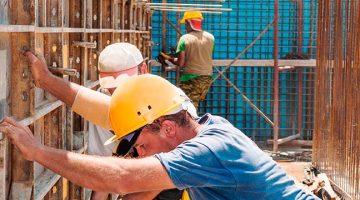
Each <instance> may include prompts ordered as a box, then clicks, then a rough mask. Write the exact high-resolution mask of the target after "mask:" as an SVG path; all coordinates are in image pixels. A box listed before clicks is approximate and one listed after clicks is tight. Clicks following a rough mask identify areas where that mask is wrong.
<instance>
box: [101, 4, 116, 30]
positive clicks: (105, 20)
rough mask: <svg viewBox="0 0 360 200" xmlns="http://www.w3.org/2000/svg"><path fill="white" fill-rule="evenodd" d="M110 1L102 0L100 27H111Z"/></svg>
mask: <svg viewBox="0 0 360 200" xmlns="http://www.w3.org/2000/svg"><path fill="white" fill-rule="evenodd" d="M112 1H113V0H103V1H102V15H101V18H102V28H106V29H111V28H113V27H112V20H113V17H112Z"/></svg>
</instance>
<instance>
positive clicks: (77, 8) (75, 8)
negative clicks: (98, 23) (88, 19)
mask: <svg viewBox="0 0 360 200" xmlns="http://www.w3.org/2000/svg"><path fill="white" fill-rule="evenodd" d="M83 7H84V6H83V1H81V0H70V1H69V21H70V27H73V28H81V27H82V26H83V20H84V12H83Z"/></svg>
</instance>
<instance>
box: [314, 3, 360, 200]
mask: <svg viewBox="0 0 360 200" xmlns="http://www.w3.org/2000/svg"><path fill="white" fill-rule="evenodd" d="M359 32H360V2H359V1H357V0H349V1H341V0H333V1H328V0H320V1H319V24H318V40H317V44H318V51H317V61H318V63H317V68H316V85H315V90H316V91H315V94H316V96H315V97H316V98H315V129H314V146H313V151H314V154H313V155H314V157H313V162H315V163H316V164H317V166H318V167H319V168H320V169H321V170H323V171H325V172H326V173H327V175H328V176H329V178H330V179H331V180H332V181H333V182H334V184H336V185H337V188H339V189H340V190H341V191H339V192H341V195H342V196H343V197H344V199H356V200H359V199H360V156H359V155H360V129H359V127H360V115H359V113H360V34H359Z"/></svg>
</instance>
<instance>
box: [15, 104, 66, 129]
mask: <svg viewBox="0 0 360 200" xmlns="http://www.w3.org/2000/svg"><path fill="white" fill-rule="evenodd" d="M62 105H64V103H63V102H62V101H60V100H57V101H54V102H49V103H46V104H45V105H43V106H40V107H38V108H36V109H35V114H34V115H32V116H29V117H26V118H23V119H21V120H20V121H19V123H21V124H22V125H24V126H29V125H30V124H33V123H34V122H35V121H36V120H38V119H40V118H41V117H44V116H45V115H47V114H48V113H50V112H51V111H53V110H55V109H57V108H58V107H60V106H62Z"/></svg>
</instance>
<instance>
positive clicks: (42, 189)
mask: <svg viewBox="0 0 360 200" xmlns="http://www.w3.org/2000/svg"><path fill="white" fill-rule="evenodd" d="M60 178H61V176H60V175H59V174H56V173H54V172H52V171H50V170H46V171H44V172H43V173H42V174H40V175H39V177H38V178H37V179H36V180H35V185H34V190H35V191H34V199H35V200H41V199H43V198H44V197H45V195H46V194H47V193H48V192H49V191H50V190H51V188H52V187H53V186H54V185H55V184H56V182H58V181H59V179H60Z"/></svg>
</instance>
